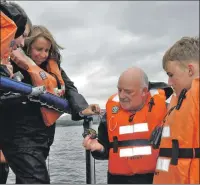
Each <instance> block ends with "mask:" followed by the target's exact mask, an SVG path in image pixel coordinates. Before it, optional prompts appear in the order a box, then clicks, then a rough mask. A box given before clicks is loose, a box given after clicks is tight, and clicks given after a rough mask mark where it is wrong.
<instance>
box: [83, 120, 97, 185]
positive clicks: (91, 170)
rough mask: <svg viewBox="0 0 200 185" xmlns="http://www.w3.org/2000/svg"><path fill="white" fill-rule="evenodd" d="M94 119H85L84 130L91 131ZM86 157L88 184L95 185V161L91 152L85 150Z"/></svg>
mask: <svg viewBox="0 0 200 185" xmlns="http://www.w3.org/2000/svg"><path fill="white" fill-rule="evenodd" d="M92 124H93V117H87V118H85V119H84V122H83V128H84V130H85V129H89V128H91V127H92ZM85 157H86V184H95V183H96V179H95V159H94V158H93V157H92V155H91V152H90V150H85Z"/></svg>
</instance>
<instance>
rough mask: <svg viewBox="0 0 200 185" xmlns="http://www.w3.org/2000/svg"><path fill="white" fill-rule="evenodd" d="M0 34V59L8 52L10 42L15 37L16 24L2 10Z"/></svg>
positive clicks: (0, 13) (0, 14)
mask: <svg viewBox="0 0 200 185" xmlns="http://www.w3.org/2000/svg"><path fill="white" fill-rule="evenodd" d="M0 16H1V21H0V28H1V30H0V35H1V37H0V38H1V53H0V55H1V59H2V58H3V57H4V55H5V54H6V53H8V52H9V48H10V43H11V41H12V40H13V39H14V37H15V33H16V31H17V26H16V25H15V23H14V21H13V20H11V19H10V18H9V17H7V16H6V15H5V14H4V13H3V12H2V11H1V12H0Z"/></svg>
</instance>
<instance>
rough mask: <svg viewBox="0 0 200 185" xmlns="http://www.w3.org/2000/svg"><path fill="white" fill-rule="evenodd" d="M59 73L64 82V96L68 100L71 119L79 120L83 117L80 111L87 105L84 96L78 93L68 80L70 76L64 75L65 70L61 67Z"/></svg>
mask: <svg viewBox="0 0 200 185" xmlns="http://www.w3.org/2000/svg"><path fill="white" fill-rule="evenodd" d="M61 75H62V78H63V80H64V82H65V98H66V99H67V100H68V101H69V105H70V108H71V112H70V113H71V115H72V120H74V121H77V120H81V119H83V118H84V117H83V116H81V115H80V112H81V111H82V110H84V109H86V108H87V107H88V106H89V105H88V103H87V101H86V100H85V98H84V97H83V96H82V95H81V94H79V93H78V90H77V88H76V87H75V86H74V83H73V82H72V81H71V80H70V78H69V77H68V76H67V75H66V73H65V71H64V70H63V69H62V68H61Z"/></svg>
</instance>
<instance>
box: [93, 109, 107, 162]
mask: <svg viewBox="0 0 200 185" xmlns="http://www.w3.org/2000/svg"><path fill="white" fill-rule="evenodd" d="M98 141H99V143H101V144H102V145H103V146H104V149H105V150H104V152H99V151H94V152H92V156H93V157H94V158H95V159H98V160H107V159H108V156H109V140H108V131H107V121H106V113H105V114H104V116H103V118H102V120H101V122H100V124H99V127H98Z"/></svg>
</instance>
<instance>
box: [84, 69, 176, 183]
mask: <svg viewBox="0 0 200 185" xmlns="http://www.w3.org/2000/svg"><path fill="white" fill-rule="evenodd" d="M150 84H151V87H149V85H150ZM152 84H153V85H152ZM156 84H157V85H156ZM159 86H160V88H159ZM152 87H154V89H152ZM117 88H118V93H116V94H114V95H112V96H111V97H110V98H109V99H108V101H107V104H106V114H105V115H104V116H103V118H102V120H101V122H100V125H99V128H98V139H92V138H91V135H88V136H86V137H85V138H84V140H83V146H84V147H85V149H86V150H91V151H92V155H93V157H94V158H95V159H101V160H104V159H108V178H107V183H108V184H151V183H152V181H153V174H154V171H155V167H156V160H157V157H158V150H157V149H153V148H152V146H151V145H150V143H149V138H150V135H151V133H152V131H153V130H154V129H155V127H156V126H158V125H160V124H161V123H162V120H163V118H164V116H165V114H166V112H167V108H166V99H167V98H166V95H167V96H168V97H169V95H171V94H172V92H173V91H172V89H171V88H170V87H168V86H167V84H165V83H150V82H149V81H148V77H147V75H146V74H145V72H144V71H143V70H142V69H140V68H137V67H132V68H129V69H127V70H126V71H124V72H123V73H122V74H121V76H120V77H119V80H118V85H117ZM161 88H162V89H161ZM169 92H170V93H169Z"/></svg>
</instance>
